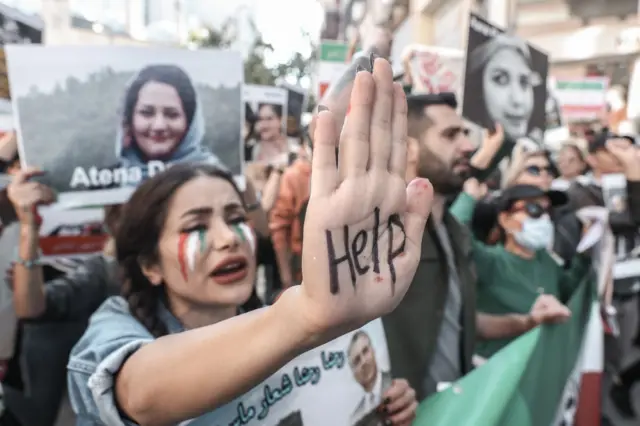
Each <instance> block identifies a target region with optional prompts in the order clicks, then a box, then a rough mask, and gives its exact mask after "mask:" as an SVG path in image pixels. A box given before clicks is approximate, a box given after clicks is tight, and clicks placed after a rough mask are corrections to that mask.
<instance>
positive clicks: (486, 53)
mask: <svg viewBox="0 0 640 426" xmlns="http://www.w3.org/2000/svg"><path fill="white" fill-rule="evenodd" d="M547 73H548V57H547V56H546V55H545V54H543V53H542V52H540V51H538V50H536V49H534V48H532V47H531V46H529V45H528V44H527V43H526V42H525V41H524V40H522V39H520V38H518V37H515V36H511V35H507V34H504V33H502V32H501V31H500V30H498V29H497V28H495V27H493V26H492V25H491V24H489V23H488V22H486V21H484V20H482V19H480V18H478V17H476V16H475V15H472V16H471V18H470V26H469V41H468V47H467V65H466V70H465V83H464V87H465V91H464V104H463V109H462V114H463V116H464V117H465V118H467V119H468V120H470V121H472V122H474V123H476V124H478V125H480V126H482V127H484V128H487V129H493V127H494V125H495V123H500V124H501V125H502V127H503V129H504V132H505V136H506V138H507V139H508V140H510V141H512V142H515V141H517V140H518V139H520V138H524V137H527V138H530V139H533V140H534V141H536V142H538V143H541V142H542V136H543V133H544V130H545V127H546V101H547V99H546V98H547V85H546V79H547Z"/></svg>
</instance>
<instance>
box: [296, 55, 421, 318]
mask: <svg viewBox="0 0 640 426" xmlns="http://www.w3.org/2000/svg"><path fill="white" fill-rule="evenodd" d="M350 102H351V104H350V109H349V111H350V112H349V115H348V118H347V119H346V120H345V124H344V126H343V127H342V132H341V134H340V135H338V134H337V132H336V122H339V121H340V118H341V117H335V116H334V115H333V113H332V112H331V111H327V110H325V111H322V112H320V114H319V116H318V117H317V123H316V129H315V134H314V152H313V166H312V174H311V196H310V200H309V205H308V208H307V214H306V219H305V229H304V242H303V253H302V262H303V263H302V273H303V281H304V283H303V284H302V287H301V289H300V290H299V291H300V292H301V295H302V297H303V299H302V300H303V301H304V306H305V310H306V313H305V314H306V315H308V317H310V318H311V321H312V322H313V323H315V324H317V326H318V327H319V328H322V329H326V328H332V327H346V328H355V327H358V326H360V325H361V324H364V323H366V322H368V321H370V320H371V319H374V318H376V317H379V316H381V315H383V314H386V313H388V312H390V311H391V310H393V309H394V308H395V307H396V306H397V305H398V303H399V302H400V300H401V299H402V297H403V296H404V294H405V293H406V291H407V289H408V287H409V285H410V283H411V281H412V279H413V276H414V274H415V271H416V268H417V266H418V261H419V258H420V245H421V240H422V234H423V232H424V227H425V223H426V220H427V218H428V215H429V212H430V209H431V202H432V199H433V189H432V187H431V185H430V184H429V182H428V181H427V180H424V179H416V180H414V181H413V182H411V184H410V185H409V186H408V187H407V186H406V184H405V169H406V138H407V104H406V98H405V95H404V92H403V90H402V87H401V86H400V85H399V84H397V83H393V76H392V71H391V66H390V65H389V63H388V62H387V61H386V60H384V59H377V60H376V61H375V65H374V68H373V73H369V72H367V71H360V72H359V73H358V75H357V76H356V79H355V83H354V86H353V91H352V93H351V100H350ZM320 109H322V108H320ZM338 141H339V147H340V151H339V152H340V154H339V161H338V163H339V164H338V166H336V155H335V148H336V146H337V145H338Z"/></svg>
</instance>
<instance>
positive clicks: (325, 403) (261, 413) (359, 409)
mask: <svg viewBox="0 0 640 426" xmlns="http://www.w3.org/2000/svg"><path fill="white" fill-rule="evenodd" d="M389 371H390V367H389V354H388V350H387V343H386V339H385V335H384V329H383V328H382V321H381V320H376V321H373V322H370V323H369V324H367V325H365V326H364V327H363V328H361V329H360V330H358V331H355V332H351V333H348V334H346V335H344V336H341V337H339V338H337V339H335V340H333V341H331V342H329V343H327V344H325V345H323V346H321V347H319V348H316V349H314V350H312V351H309V352H307V353H305V354H303V355H301V356H299V357H298V358H296V359H295V360H293V361H291V362H290V363H289V364H287V365H286V366H285V367H283V368H282V369H280V371H279V372H277V373H276V374H274V375H273V376H271V377H270V378H269V379H267V380H266V381H264V382H263V383H262V384H261V385H259V386H257V387H256V388H254V389H253V390H251V391H250V392H248V393H246V394H245V395H244V396H242V397H241V398H238V399H236V400H234V401H232V402H231V403H229V404H227V405H225V406H224V407H222V408H220V409H218V410H216V411H215V412H213V413H211V414H209V415H208V416H204V417H202V418H199V419H198V420H197V421H196V422H194V423H191V425H193V426H196V425H200V424H202V425H207V426H210V425H219V426H223V425H224V426H240V425H248V426H253V425H261V426H303V425H308V426H309V425H341V426H343V425H344V426H351V425H354V426H356V425H357V426H361V425H362V426H365V425H372V426H373V425H376V426H377V425H380V426H382V425H384V420H382V419H381V418H380V417H379V416H378V413H377V408H378V406H379V405H380V404H381V403H382V394H383V393H384V392H385V391H386V389H387V388H388V387H389V386H390V385H391V374H390V372H389ZM328 407H330V410H327V408H328Z"/></svg>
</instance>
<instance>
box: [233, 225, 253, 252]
mask: <svg viewBox="0 0 640 426" xmlns="http://www.w3.org/2000/svg"><path fill="white" fill-rule="evenodd" d="M233 229H234V231H235V232H236V234H238V237H240V240H241V241H242V242H248V243H249V246H250V247H251V252H252V253H255V251H256V239H255V236H254V235H253V230H252V229H251V227H250V226H249V225H247V224H246V223H238V224H235V225H233Z"/></svg>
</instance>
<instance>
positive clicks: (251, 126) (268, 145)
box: [243, 84, 287, 161]
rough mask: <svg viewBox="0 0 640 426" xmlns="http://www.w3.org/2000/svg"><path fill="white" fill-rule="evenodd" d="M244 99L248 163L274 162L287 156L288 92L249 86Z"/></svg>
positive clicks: (245, 89) (279, 89)
mask: <svg viewBox="0 0 640 426" xmlns="http://www.w3.org/2000/svg"><path fill="white" fill-rule="evenodd" d="M243 98H244V103H245V127H244V128H245V131H244V136H245V153H246V154H248V155H245V161H270V160H271V159H272V157H279V156H281V154H283V153H285V154H286V152H287V150H286V148H287V143H286V141H287V90H286V89H284V88H281V87H274V86H258V85H250V84H247V85H245V86H244V89H243ZM247 113H248V114H247Z"/></svg>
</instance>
